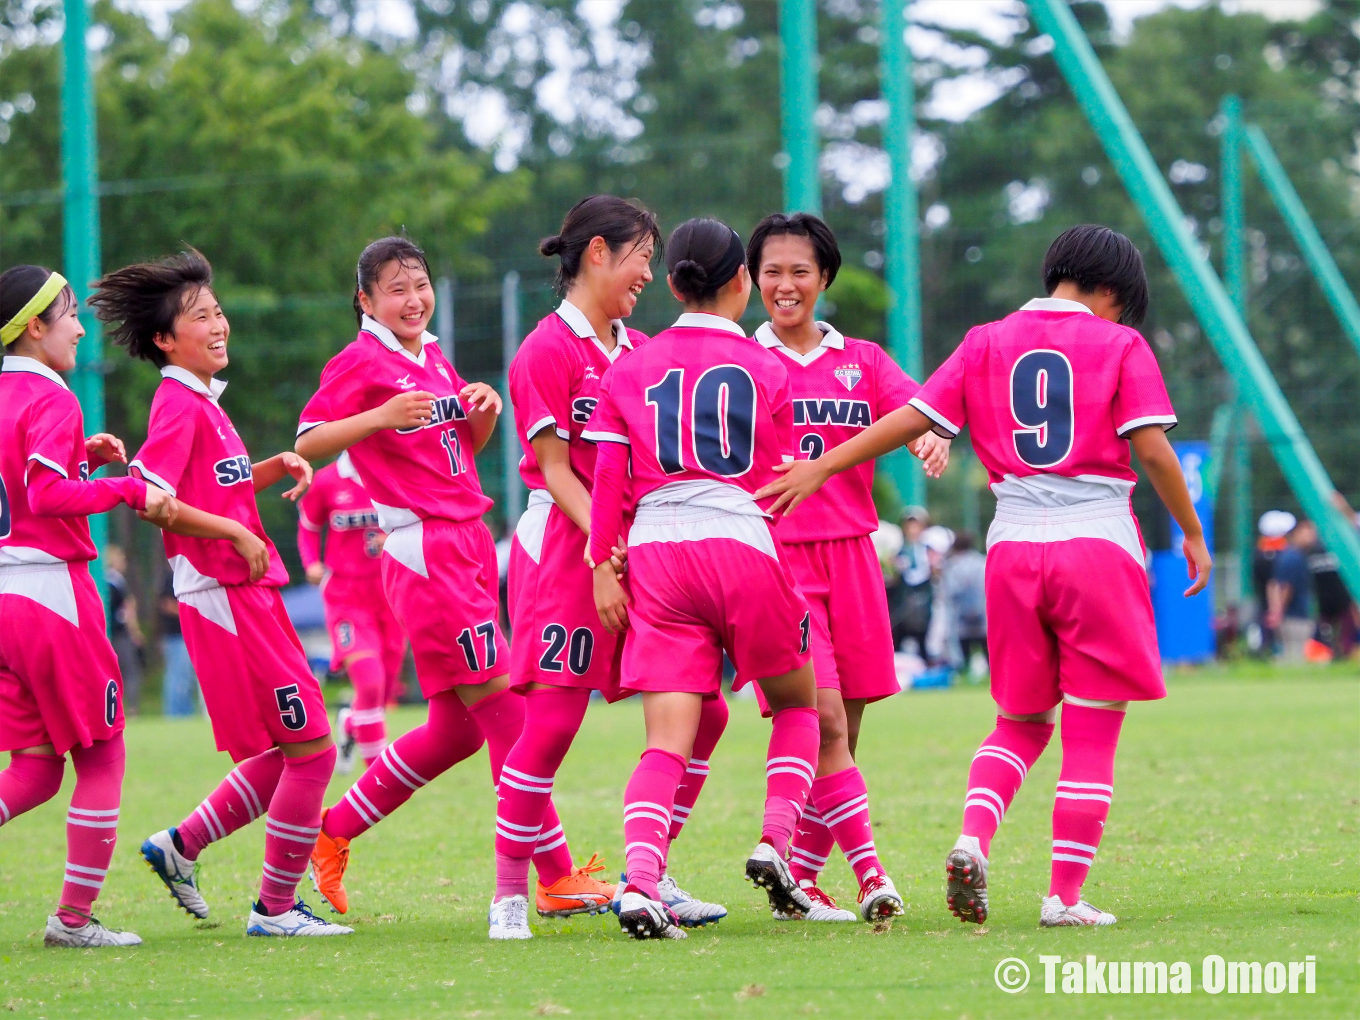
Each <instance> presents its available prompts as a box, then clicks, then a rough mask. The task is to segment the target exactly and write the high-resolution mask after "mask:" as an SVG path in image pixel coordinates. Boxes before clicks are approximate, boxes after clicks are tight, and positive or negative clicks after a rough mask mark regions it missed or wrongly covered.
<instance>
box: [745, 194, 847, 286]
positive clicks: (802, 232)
mask: <svg viewBox="0 0 1360 1020" xmlns="http://www.w3.org/2000/svg"><path fill="white" fill-rule="evenodd" d="M784 234H792V235H793V236H794V237H806V238H807V239H808V241H809V242H810V243H811V244H812V254H813V257H814V258H816V260H817V268H818V269H820V270H821V271H822V272H823V273H825V274H826V285H827V286H828V287H830V286H831V285H832V284H833V283H835V282H836V274H837V273H838V272H840V269H841V246H840V245H839V244H837V243H836V235H835V234H834V233H832V232H831V228H830V227H828V226H827V225H826V221H825V220H823V219H822V218H821V217H819V216H813V215H812V214H811V213H804V212H800V213H794V214H793V215H792V216H788V215H785V214H784V213H771V214H770V215H769V216H766V217H765V218H764V219H763V220H761V221H760V222H759V223H757V224H756V228H755V230H752V231H751V239H750V240H749V241H747V242H746V268H747V270H749V271H750V273H751V277H752V279H754V278H755V277H758V276H759V275H760V260H761V258H762V256H763V255H764V254H765V242H766V241H768V240H769V239H770V238H772V237H779V236H781V235H784Z"/></svg>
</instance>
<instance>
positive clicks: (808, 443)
mask: <svg viewBox="0 0 1360 1020" xmlns="http://www.w3.org/2000/svg"><path fill="white" fill-rule="evenodd" d="M798 449H800V450H802V451H803V452H804V453H806V454H807V459H808V460H816V459H817V458H818V457H820V456H821V455H822V454H824V453H826V440H824V439H823V438H822V437H821V436H819V435H818V434H817V433H815V432H808V433H805V434H804V436H803V438H802V439H800V440H798Z"/></svg>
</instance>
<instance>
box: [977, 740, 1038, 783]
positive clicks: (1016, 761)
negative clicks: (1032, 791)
mask: <svg viewBox="0 0 1360 1020" xmlns="http://www.w3.org/2000/svg"><path fill="white" fill-rule="evenodd" d="M979 758H996V759H997V760H998V761H1004V762H1005V763H1006V764H1007V765H1009V766H1010V767H1011V768H1013V769H1015V771H1016V772H1018V773H1019V774H1020V781H1021V782H1022V783H1023V782H1024V781H1025V776H1026V775H1028V774H1029V769H1027V768H1025V763H1024V762H1023V761H1022V760H1021V759H1020V758H1019V757H1017V756H1016V755H1014V754H1012V753H1011V752H1010V751H1007V750H1006V749H1005V748H1004V747H992V746H990V745H984V746H982V747H979V748H978V750H977V754H975V755H973V761H977V760H978V759H979Z"/></svg>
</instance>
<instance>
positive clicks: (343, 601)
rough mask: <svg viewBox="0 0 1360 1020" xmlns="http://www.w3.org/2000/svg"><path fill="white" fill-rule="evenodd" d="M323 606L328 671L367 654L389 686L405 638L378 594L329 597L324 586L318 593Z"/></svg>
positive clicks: (389, 609) (399, 664)
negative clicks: (376, 661)
mask: <svg viewBox="0 0 1360 1020" xmlns="http://www.w3.org/2000/svg"><path fill="white" fill-rule="evenodd" d="M322 601H323V604H324V605H325V607H326V630H327V631H329V632H330V636H331V649H332V652H331V669H333V670H338V669H340V668H341V667H342V666H344V664H345V662H346V661H347V660H349V659H352V658H355V657H356V656H365V655H371V656H374V657H376V658H378V659H380V660H381V661H382V663H383V669H384V670H385V675H386V676H387V678H388V683H389V685H390V684H391V683H392V681H393V678H394V673H400V672H401V660H402V659H403V658H404V657H405V655H406V635H405V634H403V633H402V632H401V624H399V623H398V622H397V618H396V616H395V615H393V613H392V607H391V606H389V605H388V604H387V597H386V596H385V595H383V593H382V592H381V591H376V590H375V591H371V592H369V593H368V595H367V597H366V598H365V597H362V596H361V595H360V594H359V593H358V592H345V593H344V595H343V597H342V596H341V595H338V594H337V595H333V594H332V589H331V588H330V586H329V585H328V586H327V588H326V589H324V590H323V591H322Z"/></svg>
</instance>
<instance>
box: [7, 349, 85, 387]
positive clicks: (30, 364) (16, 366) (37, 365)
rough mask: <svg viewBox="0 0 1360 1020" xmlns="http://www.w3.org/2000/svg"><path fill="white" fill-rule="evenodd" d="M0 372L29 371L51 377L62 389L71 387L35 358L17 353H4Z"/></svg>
mask: <svg viewBox="0 0 1360 1020" xmlns="http://www.w3.org/2000/svg"><path fill="white" fill-rule="evenodd" d="M0 372H30V373H32V374H33V375H40V376H42V377H43V378H44V379H51V380H52V381H53V382H54V383H56V384H57V385H58V386H60V387H61V388H62V389H64V390H69V389H70V388H71V387H69V386H67V385H66V380H65V379H63V378H62V377H61V376H59V375H57V373H56V372H54V371H52V369H50V368H48V367H47V366H46V365H44V364H43V363H42V362H41V361H39V360H38V359H37V358H25V357H21V356H20V355H18V354H6V355H5V361H4V365H3V366H2V367H0Z"/></svg>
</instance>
